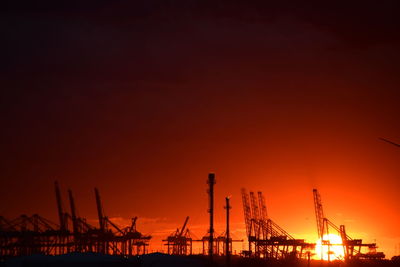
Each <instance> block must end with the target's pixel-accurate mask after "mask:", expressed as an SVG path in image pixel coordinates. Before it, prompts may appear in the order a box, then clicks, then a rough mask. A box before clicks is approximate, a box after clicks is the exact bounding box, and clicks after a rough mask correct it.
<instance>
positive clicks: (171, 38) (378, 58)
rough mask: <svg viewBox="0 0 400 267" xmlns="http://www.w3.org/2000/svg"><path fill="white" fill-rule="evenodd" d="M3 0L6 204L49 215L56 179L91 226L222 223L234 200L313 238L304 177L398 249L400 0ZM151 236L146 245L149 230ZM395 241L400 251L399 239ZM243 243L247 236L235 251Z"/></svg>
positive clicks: (8, 210) (7, 209) (0, 172)
mask: <svg viewBox="0 0 400 267" xmlns="http://www.w3.org/2000/svg"><path fill="white" fill-rule="evenodd" d="M81 2H82V1H56V2H54V1H40V2H35V3H26V2H24V1H18V2H15V1H8V2H6V4H5V8H4V9H3V8H2V10H1V11H0V12H1V16H0V20H1V23H0V33H1V36H2V42H1V44H0V51H1V52H0V55H1V58H2V60H1V63H0V68H1V72H0V83H1V88H2V89H1V91H0V123H1V131H0V147H1V149H0V177H1V178H0V203H1V204H0V215H2V216H5V217H7V218H14V217H16V216H19V215H20V214H34V213H38V214H40V215H42V216H43V217H46V218H48V219H50V220H53V221H55V222H57V210H56V203H55V197H54V192H53V190H54V189H53V185H54V181H55V180H58V181H59V183H60V185H61V187H62V190H63V197H64V206H65V208H68V206H67V198H66V190H67V189H69V188H70V189H72V190H73V192H74V195H75V198H76V202H77V208H78V210H79V214H80V215H81V216H82V217H85V218H87V219H88V221H89V222H92V223H93V224H96V209H95V201H94V194H93V188H94V187H95V186H96V187H98V188H99V190H100V193H101V196H102V199H103V204H104V210H105V213H106V215H107V216H109V217H110V218H111V219H112V220H114V221H116V222H117V223H120V224H125V223H126V222H128V221H129V219H130V218H131V217H134V216H138V217H139V219H138V221H137V224H138V230H139V231H142V232H144V233H148V234H151V235H153V236H154V240H155V241H154V242H153V244H154V245H152V246H153V249H154V250H158V249H160V248H161V245H160V244H159V241H160V240H161V239H162V238H163V237H165V236H166V235H168V234H169V233H170V232H173V231H174V230H175V229H176V228H178V227H181V225H182V224H183V222H184V219H185V218H186V216H190V220H189V224H188V227H189V229H191V230H192V232H193V233H194V234H195V235H196V236H197V237H201V236H203V235H205V233H206V231H207V223H208V217H207V205H208V202H207V201H208V200H207V193H206V189H207V185H206V179H207V175H208V173H209V172H215V173H216V180H217V184H216V187H215V190H216V196H215V197H216V204H215V207H216V231H217V232H219V233H221V232H222V231H223V230H224V218H225V217H224V216H225V215H224V212H225V211H224V209H223V206H224V199H225V196H231V197H232V199H231V203H232V207H233V208H232V211H231V212H232V217H231V222H232V227H233V228H234V229H233V234H234V236H236V237H237V238H238V239H239V238H245V234H244V229H245V227H244V220H243V210H242V203H241V195H240V189H241V188H242V187H245V188H247V189H248V190H253V191H262V192H263V193H264V195H265V196H266V200H267V208H268V214H269V216H270V217H271V218H272V219H273V220H274V221H276V222H277V223H278V224H279V225H280V226H281V227H282V228H284V229H285V230H286V231H288V232H289V233H291V234H292V235H293V236H294V237H296V238H306V239H307V240H308V241H310V242H315V240H316V238H317V229H316V221H315V215H314V209H313V196H312V189H313V188H318V190H319V191H320V193H321V196H322V202H323V205H324V212H325V215H326V216H327V217H328V218H329V220H330V221H332V222H334V223H336V224H337V225H340V224H345V225H346V229H347V232H348V233H349V235H350V236H351V237H353V238H362V239H364V241H366V242H377V243H378V246H379V249H380V250H382V251H384V252H385V254H386V255H387V257H391V256H393V255H395V254H400V251H399V250H400V229H399V228H398V223H399V221H400V199H399V198H400V197H399V196H400V194H399V192H398V188H400V165H399V161H400V149H399V148H398V147H395V146H393V145H390V144H388V143H385V142H382V141H381V140H379V138H380V137H384V138H387V139H389V140H392V141H394V142H397V143H400V124H399V121H398V118H399V114H400V105H399V99H400V93H399V84H400V77H399V75H398V73H399V70H400V68H399V60H400V52H399V51H400V49H399V44H400V37H399V35H398V32H399V25H400V21H399V17H398V15H397V14H398V11H399V4H398V3H397V1H382V2H379V3H378V2H375V1H374V2H373V1H363V2H362V3H361V2H358V1H354V2H352V3H348V2H347V3H341V2H337V1H335V2H324V3H321V1H308V2H307V3H299V2H298V1H279V2H278V1H277V2H272V3H268V2H271V1H254V2H252V3H251V4H250V3H247V1H221V0H220V1H199V0H186V1H183V0H170V1H160V0H146V1H145V0H140V1H124V0H116V1H85V2H84V3H81ZM157 240H158V241H157ZM396 246H397V252H396V250H395V247H396ZM237 249H238V250H239V249H242V248H237Z"/></svg>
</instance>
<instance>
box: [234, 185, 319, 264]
mask: <svg viewBox="0 0 400 267" xmlns="http://www.w3.org/2000/svg"><path fill="white" fill-rule="evenodd" d="M241 192H242V202H243V211H244V219H245V225H246V233H247V238H248V241H249V250H248V251H243V254H244V255H245V256H254V257H260V258H274V259H283V258H288V257H299V258H301V257H303V255H304V253H303V252H304V250H307V249H311V248H313V247H314V244H310V243H306V242H305V241H304V239H295V238H294V237H293V236H291V235H290V234H289V233H288V232H286V231H285V230H284V229H283V228H281V227H280V226H279V225H278V224H277V223H275V222H274V221H273V220H272V219H270V218H269V217H268V214H267V206H266V204H265V198H264V196H263V194H262V192H257V196H256V194H255V193H254V192H250V193H249V194H247V192H246V190H245V189H242V191H241ZM253 250H254V251H253Z"/></svg>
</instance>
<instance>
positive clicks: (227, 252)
mask: <svg viewBox="0 0 400 267" xmlns="http://www.w3.org/2000/svg"><path fill="white" fill-rule="evenodd" d="M225 201H226V206H225V209H226V240H225V255H226V266H227V267H230V266H231V252H230V242H229V241H230V240H229V239H230V236H229V210H230V209H231V208H232V207H231V206H230V205H229V197H226V198H225Z"/></svg>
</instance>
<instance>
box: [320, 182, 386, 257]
mask: <svg viewBox="0 0 400 267" xmlns="http://www.w3.org/2000/svg"><path fill="white" fill-rule="evenodd" d="M313 196H314V207H315V217H316V220H317V230H318V238H319V239H320V240H321V246H328V260H331V258H330V255H331V251H330V248H331V246H335V245H336V246H337V245H340V246H343V251H344V257H345V260H350V259H360V258H368V259H382V258H384V257H385V255H384V254H383V253H382V252H376V248H377V246H376V244H375V243H370V244H364V243H362V240H361V239H352V238H351V237H350V236H349V235H347V233H346V228H345V226H344V225H340V227H337V226H336V225H335V224H334V223H332V222H331V221H330V220H329V219H328V218H326V217H325V215H324V211H323V208H322V201H321V195H320V194H319V192H318V190H317V189H313ZM330 229H333V230H334V231H336V233H337V234H338V235H339V236H340V237H341V239H342V244H331V242H330V240H329V238H328V240H326V236H328V235H329V234H330V233H332V232H331V231H330ZM324 238H325V240H324ZM362 247H367V248H369V252H368V253H364V254H363V253H362V252H361V249H362ZM322 252H323V250H322V249H321V253H322ZM321 258H322V255H321Z"/></svg>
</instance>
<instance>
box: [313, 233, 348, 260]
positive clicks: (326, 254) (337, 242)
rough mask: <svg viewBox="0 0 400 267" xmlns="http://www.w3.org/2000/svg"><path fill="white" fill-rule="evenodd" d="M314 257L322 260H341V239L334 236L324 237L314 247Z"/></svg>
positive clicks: (342, 252) (342, 254) (342, 251)
mask: <svg viewBox="0 0 400 267" xmlns="http://www.w3.org/2000/svg"><path fill="white" fill-rule="evenodd" d="M315 253H316V256H317V257H318V258H320V259H322V260H343V258H344V250H343V245H342V238H341V237H340V236H338V235H335V234H328V235H324V236H323V238H322V240H321V239H318V241H317V245H316V246H315Z"/></svg>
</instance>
